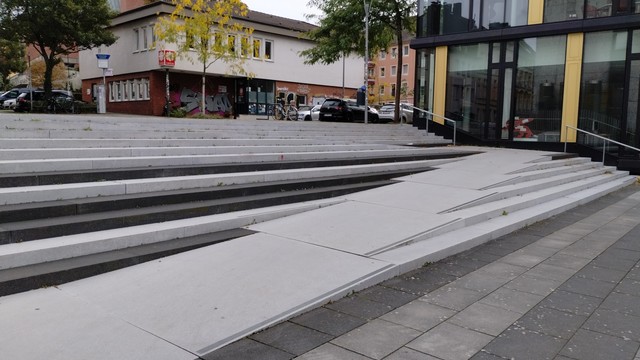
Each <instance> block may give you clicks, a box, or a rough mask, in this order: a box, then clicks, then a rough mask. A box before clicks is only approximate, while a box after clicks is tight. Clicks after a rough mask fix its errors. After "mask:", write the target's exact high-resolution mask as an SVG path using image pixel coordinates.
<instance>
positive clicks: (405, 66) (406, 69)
mask: <svg viewBox="0 0 640 360" xmlns="http://www.w3.org/2000/svg"><path fill="white" fill-rule="evenodd" d="M402 75H409V65H408V64H403V65H402Z"/></svg>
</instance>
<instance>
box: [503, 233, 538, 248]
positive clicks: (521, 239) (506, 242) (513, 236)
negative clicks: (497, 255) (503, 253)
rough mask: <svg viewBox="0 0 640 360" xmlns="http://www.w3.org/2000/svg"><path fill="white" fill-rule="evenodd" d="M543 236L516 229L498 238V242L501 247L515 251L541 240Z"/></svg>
mask: <svg viewBox="0 0 640 360" xmlns="http://www.w3.org/2000/svg"><path fill="white" fill-rule="evenodd" d="M541 238H542V236H540V235H537V234H533V233H532V232H527V231H521V230H516V231H514V232H512V233H510V234H507V235H505V236H503V237H501V238H499V239H496V242H498V243H499V244H500V246H501V247H504V248H507V249H511V250H513V251H515V250H518V249H521V248H523V247H525V246H527V245H530V244H532V243H534V242H536V241H538V240H540V239H541Z"/></svg>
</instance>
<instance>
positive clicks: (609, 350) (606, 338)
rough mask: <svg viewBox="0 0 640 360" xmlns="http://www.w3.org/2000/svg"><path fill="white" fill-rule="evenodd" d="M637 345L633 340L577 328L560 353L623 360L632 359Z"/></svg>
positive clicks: (588, 359) (586, 359)
mask: <svg viewBox="0 0 640 360" xmlns="http://www.w3.org/2000/svg"><path fill="white" fill-rule="evenodd" d="M638 347H640V344H639V343H637V342H635V341H629V340H623V339H621V338H618V337H615V336H611V335H607V334H601V333H598V332H593V331H589V330H578V332H577V333H576V335H575V336H574V337H573V338H572V339H571V340H570V341H569V342H568V343H567V345H566V346H565V347H564V349H562V352H561V353H560V354H561V355H564V356H567V357H570V358H572V359H580V360H602V359H616V360H624V359H633V358H634V357H635V355H636V352H637V351H638Z"/></svg>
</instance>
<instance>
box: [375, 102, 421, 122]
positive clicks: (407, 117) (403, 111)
mask: <svg viewBox="0 0 640 360" xmlns="http://www.w3.org/2000/svg"><path fill="white" fill-rule="evenodd" d="M402 105H403V104H400V122H402V123H412V122H413V109H412V108H410V107H403V106H402ZM406 105H409V104H406ZM409 106H410V105H409ZM379 113H380V121H386V122H389V121H393V120H394V118H395V114H396V105H395V103H387V104H384V105H382V107H380V111H379Z"/></svg>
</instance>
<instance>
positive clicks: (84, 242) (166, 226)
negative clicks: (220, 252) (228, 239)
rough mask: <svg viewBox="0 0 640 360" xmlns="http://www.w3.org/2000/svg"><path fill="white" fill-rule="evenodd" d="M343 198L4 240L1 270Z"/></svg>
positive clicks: (215, 228) (207, 230)
mask: <svg viewBox="0 0 640 360" xmlns="http://www.w3.org/2000/svg"><path fill="white" fill-rule="evenodd" d="M342 201H344V199H341V198H335V199H327V200H317V201H310V202H303V203H295V204H287V205H280V206H272V207H266V208H259V209H250V210H244V211H236V212H230V213H224V214H216V215H209V216H203V217H195V218H189V219H181V220H174V221H166V222H162V223H153V224H147V225H138V226H130V227H125V228H118V229H112V230H103V231H96V232H86V233H83V234H77V235H69V236H60V237H53V238H47V239H41V240H34V241H27V242H22V243H12V244H5V245H2V246H0V270H6V269H12V268H19V267H24V266H29V265H35V264H41V263H46V262H51V261H58V260H63V259H70V258H75V257H80V256H86V255H91V254H99V253H103V252H108V251H115V250H121V249H127V248H133V247H137V246H140V245H148V244H153V243H160V242H164V241H170V240H175V239H182V238H187V237H192V236H198V235H204V234H211V233H218V232H221V231H227V230H232V229H237V228H242V227H244V226H247V225H250V224H256V223H259V222H262V221H268V220H273V219H277V218H280V217H285V216H291V215H293V214H298V213H301V212H305V211H310V210H313V209H318V208H322V207H325V206H329V205H332V204H335V203H339V202H342Z"/></svg>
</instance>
